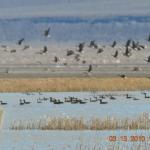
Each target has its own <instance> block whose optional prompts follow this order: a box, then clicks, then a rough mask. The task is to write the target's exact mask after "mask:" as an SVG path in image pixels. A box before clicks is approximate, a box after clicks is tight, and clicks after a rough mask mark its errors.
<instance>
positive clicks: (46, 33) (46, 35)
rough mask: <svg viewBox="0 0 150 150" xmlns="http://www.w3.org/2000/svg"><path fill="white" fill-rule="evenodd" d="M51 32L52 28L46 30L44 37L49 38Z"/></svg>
mask: <svg viewBox="0 0 150 150" xmlns="http://www.w3.org/2000/svg"><path fill="white" fill-rule="evenodd" d="M50 30H51V28H50V27H49V28H48V29H46V30H45V31H44V36H45V37H48V36H49V33H50Z"/></svg>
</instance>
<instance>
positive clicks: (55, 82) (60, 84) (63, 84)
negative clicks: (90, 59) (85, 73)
mask: <svg viewBox="0 0 150 150" xmlns="http://www.w3.org/2000/svg"><path fill="white" fill-rule="evenodd" d="M0 85H1V86H0V92H39V91H41V92H42V91H45V92H46V91H124V90H127V91H129V90H130V91H133V90H149V89H150V79H148V78H125V79H123V78H119V77H116V78H93V77H91V78H90V77H89V78H88V77H87V78H74V77H72V78H17V79H15V78H1V79H0Z"/></svg>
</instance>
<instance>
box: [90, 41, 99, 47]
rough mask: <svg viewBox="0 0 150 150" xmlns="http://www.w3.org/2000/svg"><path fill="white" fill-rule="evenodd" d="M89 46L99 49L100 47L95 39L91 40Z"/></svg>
mask: <svg viewBox="0 0 150 150" xmlns="http://www.w3.org/2000/svg"><path fill="white" fill-rule="evenodd" d="M89 47H93V48H95V49H97V48H98V45H97V44H96V43H95V41H94V40H93V41H91V42H90V45H89Z"/></svg>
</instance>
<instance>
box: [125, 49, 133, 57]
mask: <svg viewBox="0 0 150 150" xmlns="http://www.w3.org/2000/svg"><path fill="white" fill-rule="evenodd" d="M124 55H125V56H127V57H130V56H131V55H132V54H131V51H130V50H129V47H126V50H125V53H124Z"/></svg>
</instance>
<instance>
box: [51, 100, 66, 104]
mask: <svg viewBox="0 0 150 150" xmlns="http://www.w3.org/2000/svg"><path fill="white" fill-rule="evenodd" d="M53 103H54V104H63V103H64V102H62V101H60V100H59V99H58V100H57V99H56V100H55V101H53Z"/></svg>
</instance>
